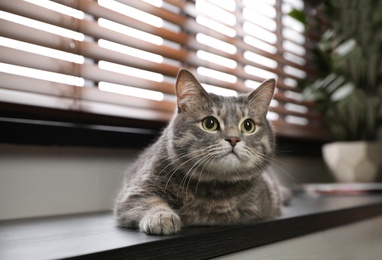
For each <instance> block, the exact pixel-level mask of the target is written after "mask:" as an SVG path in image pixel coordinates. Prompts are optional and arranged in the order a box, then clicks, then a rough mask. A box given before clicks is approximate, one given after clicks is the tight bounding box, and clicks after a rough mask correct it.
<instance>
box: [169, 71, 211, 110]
mask: <svg viewBox="0 0 382 260" xmlns="http://www.w3.org/2000/svg"><path fill="white" fill-rule="evenodd" d="M175 93H176V97H177V105H178V112H181V111H186V112H187V111H194V110H196V109H198V108H200V107H201V105H202V104H205V103H206V102H208V100H209V97H208V93H207V92H206V91H205V90H204V89H203V87H202V85H200V83H199V81H198V80H197V79H196V78H195V77H194V75H192V73H191V72H189V71H188V70H186V69H181V70H180V71H179V73H178V76H177V78H176V83H175Z"/></svg>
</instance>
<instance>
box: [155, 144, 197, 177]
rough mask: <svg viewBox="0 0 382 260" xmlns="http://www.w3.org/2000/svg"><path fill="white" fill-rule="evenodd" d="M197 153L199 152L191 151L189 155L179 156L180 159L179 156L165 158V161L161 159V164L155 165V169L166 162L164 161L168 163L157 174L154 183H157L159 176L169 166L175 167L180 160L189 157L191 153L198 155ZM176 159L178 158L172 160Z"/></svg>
mask: <svg viewBox="0 0 382 260" xmlns="http://www.w3.org/2000/svg"><path fill="white" fill-rule="evenodd" d="M198 152H199V151H192V152H190V153H184V154H179V155H180V157H178V156H179V155H173V156H171V157H169V158H166V159H163V160H162V161H161V162H159V163H157V164H156V166H155V167H158V166H159V165H161V163H163V162H164V161H166V160H170V163H169V164H167V165H166V166H165V167H164V168H163V169H162V170H161V171H160V172H159V173H158V174H157V176H156V178H155V181H154V183H156V182H157V180H158V178H159V177H160V176H161V174H162V173H163V172H164V171H165V170H166V169H167V168H168V167H169V166H171V165H175V164H176V163H177V162H178V161H180V160H182V159H183V158H185V157H187V156H190V154H192V153H198ZM176 157H178V158H177V159H175V160H173V158H176ZM169 172H171V171H169ZM167 175H168V173H167V174H166V175H165V176H167Z"/></svg>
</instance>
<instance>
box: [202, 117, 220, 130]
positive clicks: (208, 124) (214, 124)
mask: <svg viewBox="0 0 382 260" xmlns="http://www.w3.org/2000/svg"><path fill="white" fill-rule="evenodd" d="M202 126H203V128H204V129H205V130H207V131H216V130H218V129H219V122H218V120H217V119H216V118H215V117H213V116H209V117H206V118H204V119H203V121H202Z"/></svg>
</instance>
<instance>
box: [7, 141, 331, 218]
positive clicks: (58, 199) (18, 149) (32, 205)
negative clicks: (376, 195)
mask: <svg viewBox="0 0 382 260" xmlns="http://www.w3.org/2000/svg"><path fill="white" fill-rule="evenodd" d="M138 153H139V151H138V150H133V149H104V148H84V147H54V146H26V145H25V146H24V145H6V144H0V220H4V219H14V218H26V217H39V216H49V215H60V214H72V213H84V212H94V211H104V210H110V209H112V206H113V200H114V198H115V196H116V193H117V192H118V190H119V188H120V185H121V184H122V176H123V172H124V170H125V168H126V167H127V165H128V164H129V163H131V162H132V161H133V160H134V158H135V157H136V156H137V155H138ZM277 161H278V162H277V167H276V170H277V171H278V172H279V175H280V176H281V178H282V179H284V180H285V181H286V182H287V183H299V182H307V181H310V180H312V181H314V182H318V181H327V180H328V178H327V173H325V170H326V169H325V166H324V165H323V162H322V161H321V160H320V159H316V158H303V157H302V158H300V157H292V156H288V157H285V156H284V157H280V158H278V159H277Z"/></svg>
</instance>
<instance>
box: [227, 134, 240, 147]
mask: <svg viewBox="0 0 382 260" xmlns="http://www.w3.org/2000/svg"><path fill="white" fill-rule="evenodd" d="M224 140H226V141H227V142H229V143H230V144H231V146H232V147H234V146H235V145H236V144H237V143H238V142H240V141H241V139H240V138H239V137H233V136H229V137H227V138H225V139H224Z"/></svg>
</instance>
